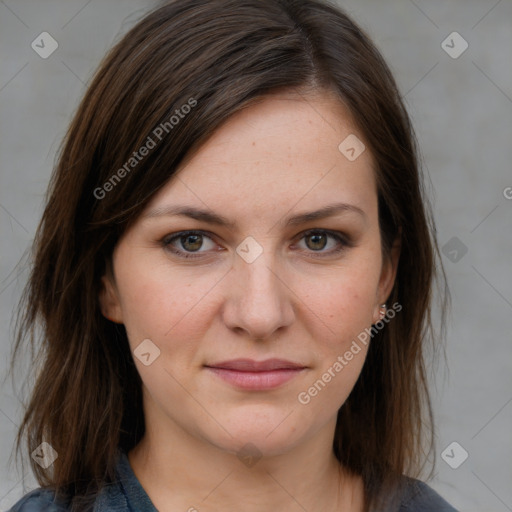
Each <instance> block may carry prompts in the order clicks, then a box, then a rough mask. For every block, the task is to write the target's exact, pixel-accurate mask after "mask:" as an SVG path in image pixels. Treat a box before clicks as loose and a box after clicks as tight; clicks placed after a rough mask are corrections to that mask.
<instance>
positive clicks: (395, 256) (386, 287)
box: [374, 227, 402, 323]
mask: <svg viewBox="0 0 512 512" xmlns="http://www.w3.org/2000/svg"><path fill="white" fill-rule="evenodd" d="M401 239H402V228H401V227H400V228H399V231H398V235H397V236H396V238H395V240H394V241H393V245H392V247H391V251H390V254H389V256H388V257H387V258H386V259H385V260H384V261H383V263H382V270H381V274H380V278H379V285H378V289H377V304H376V305H375V309H374V323H375V322H377V321H378V320H380V318H381V316H380V314H381V309H380V305H381V304H383V303H385V302H386V300H387V299H388V297H389V295H390V294H391V290H392V289H393V285H394V284H395V278H396V273H397V269H398V260H399V259H400V248H401Z"/></svg>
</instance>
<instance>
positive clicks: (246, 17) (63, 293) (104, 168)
mask: <svg viewBox="0 0 512 512" xmlns="http://www.w3.org/2000/svg"><path fill="white" fill-rule="evenodd" d="M284 90H295V91H299V92H300V93H301V94H303V95H304V97H305V98H307V96H308V94H309V93H313V92H319V93H320V94H322V93H328V92H329V94H331V93H334V94H335V95H336V97H337V98H338V99H339V101H340V102H341V103H342V104H344V105H345V106H347V107H348V109H349V111H350V112H351V115H352V116H353V118H354V121H355V123H356V125H357V127H358V128H359V129H360V131H361V133H362V135H363V137H364V141H365V144H366V145H367V147H368V149H369V151H370V152H371V154H372V156H373V158H374V161H375V163H376V165H375V175H376V181H377V190H378V207H379V208H378V211H379V227H380V232H381V241H382V252H383V255H384V256H385V257H389V254H390V250H391V247H392V244H393V241H394V240H395V239H396V238H397V237H399V238H400V240H401V251H400V259H399V264H398V269H397V275H396V280H395V283H394V287H393V289H392V292H391V294H390V296H389V297H388V300H389V301H391V302H392V303H394V302H398V303H400V304H401V305H402V306H403V309H402V311H401V312H400V314H397V315H396V317H395V318H394V319H393V321H391V322H390V323H389V324H388V325H386V327H385V328H384V329H381V330H380V331H379V332H378V333H377V334H375V336H374V338H373V340H372V343H370V345H369V349H368V353H367V358H366V362H365V364H364V366H363V369H362V371H361V374H360V376H359V378H358V381H357V382H356V384H355V386H354V388H353V390H352V392H351V394H350V396H349V397H348V399H347V400H346V402H345V403H344V405H343V406H342V407H341V408H340V410H339V412H338V417H337V426H336V431H335V436H334V442H333V451H334V453H335V455H336V457H337V458H338V460H339V461H340V463H341V464H343V465H344V466H345V467H346V468H347V469H348V470H349V471H351V472H353V473H354V474H358V475H361V476H362V477H363V481H364V485H365V502H366V507H367V509H368V507H369V506H370V505H371V504H372V503H376V502H377V500H378V499H379V497H382V496H383V495H384V494H385V493H386V492H387V490H389V489H390V486H391V485H395V484H396V483H397V482H399V481H400V477H401V475H403V474H406V475H409V476H412V477H414V476H417V475H419V474H420V471H422V470H423V468H424V465H425V461H426V460H427V459H429V458H430V457H431V456H432V453H433V447H434V438H435V436H434V428H433V422H432V407H431V402H430V398H429V392H428V385H427V368H428V366H427V365H426V355H427V349H426V347H430V348H434V350H433V352H432V353H435V352H436V350H437V348H436V347H439V344H440V342H441V340H442V336H439V335H436V334H434V331H435V329H434V327H435V322H433V319H432V318H433V315H432V314H431V312H432V303H433V300H432V299H433V293H432V290H433V284H434V279H435V278H436V276H437V277H440V276H442V277H443V278H444V282H446V278H445V274H444V269H443V267H442V263H441V259H440V255H439V249H438V247H437V243H436V239H435V224H434V221H433V218H432V213H431V207H430V204H429V200H428V198H427V197H426V193H425V189H424V183H423V174H422V171H421V166H420V164H419V158H418V149H417V142H416V137H415V135H414V131H413V128H412V126H411V122H410V119H409V116H408V114H407V111H406V108H405V105H404V102H403V100H402V98H401V96H400V93H399V91H398V88H397V85H396V83H395V81H394V79H393V77H392V74H391V72H390V70H389V68H388V66H387V64H386V63H385V61H384V59H383V57H382V56H381V54H380V53H379V51H378V50H377V49H376V47H375V46H374V45H373V43H372V42H371V41H370V39H369V37H368V36H367V35H366V34H365V32H364V31H363V30H362V29H361V28H359V27H358V26H357V25H356V24H355V23H354V22H353V21H352V20H351V19H350V18H349V17H348V16H347V15H346V14H345V13H344V12H343V11H342V10H340V9H339V8H338V7H337V6H334V5H330V4H328V3H327V2H323V1H321V0H299V1H295V0H179V1H170V2H166V3H164V4H161V5H159V6H158V7H156V8H155V9H153V10H152V11H151V12H150V13H149V14H147V15H146V16H144V17H143V18H142V19H141V20H140V21H139V22H138V23H137V24H136V25H135V26H134V27H133V28H132V29H131V30H130V31H129V32H128V33H127V34H126V35H125V36H124V37H122V38H121V39H120V40H119V42H117V44H115V46H114V47H113V48H112V49H111V50H110V51H109V53H108V54H107V55H106V57H105V58H104V59H103V61H102V63H101V64H100V66H99V68H98V70H97V71H96V73H95V75H94V77H93V78H92V81H91V83H90V85H89V87H88V89H87V91H86V93H85V96H84V98H83V99H82V101H81V103H80V105H79V107H78V109H77V111H76V113H75V115H74V118H73V120H72V122H71V125H70V127H69V129H68V132H67V134H66V137H65V139H64V141H63V143H62V145H61V147H60V150H59V155H58V160H57V163H56V166H55V169H54V172H53V174H52V177H51V180H50V184H49V188H48V192H47V197H46V203H45V209H44V213H43V215H42V219H41V221H40V224H39V226H38V229H37V232H36V235H35V238H34V242H33V247H32V253H31V256H32V261H31V274H30V277H29V280H28V282H27V285H26V287H25V289H24V291H23V294H22V297H21V300H20V307H19V310H18V316H17V317H16V326H15V327H16V332H15V340H14V341H15V342H14V350H13V353H12V359H11V368H10V372H12V370H13V368H14V364H15V361H16V358H17V357H19V352H20V350H21V347H22V345H23V343H25V342H27V341H29V342H30V346H31V354H32V359H31V362H30V364H31V370H32V371H33V372H34V384H33V389H32V391H31V395H30V400H29V403H28V405H26V407H25V411H24V416H23V420H22V423H21V425H20V427H19V430H18V434H17V438H16V453H17V454H19V451H20V445H21V442H22V439H23V437H24V436H26V447H27V448H28V452H29V453H32V452H33V450H35V449H36V447H37V446H39V445H40V444H41V442H42V441H43V440H44V441H46V442H48V443H49V444H50V445H51V446H52V447H53V448H54V449H55V450H56V451H57V453H58V458H57V459H56V460H55V462H54V463H53V464H52V465H51V466H50V467H49V468H47V469H43V468H42V467H41V466H39V465H38V464H36V463H35V462H34V461H32V460H30V464H31V467H32V470H33V472H34V474H35V477H36V478H37V481H38V482H39V485H40V486H42V487H45V488H51V489H53V490H54V491H55V492H56V494H57V495H58V496H64V495H68V496H72V497H73V500H72V507H73V508H72V510H82V509H84V508H83V507H84V505H83V503H82V504H81V500H82V499H84V498H85V497H87V496H89V497H90V496H94V494H95V493H97V492H98V491H99V490H100V489H101V487H102V486H103V485H106V484H108V483H109V482H113V481H115V473H114V469H115V464H116V460H117V459H116V457H117V454H118V450H119V449H122V450H124V451H126V452H128V451H130V450H131V449H132V448H133V447H134V446H135V445H137V443H138V442H139V441H140V440H141V438H142V436H143V435H144V432H145V424H144V415H143V407H142V388H141V385H142V382H141V379H140V376H139V374H138V372H137V369H136V366H135V364H134V361H133V358H132V354H131V352H130V347H129V344H128V339H127V335H126V331H125V328H124V326H123V325H120V324H116V323H114V322H111V321H109V320H108V319H106V318H105V317H104V316H103V315H102V314H101V310H100V305H99V299H98V297H99V293H100V287H101V283H100V282H101V277H102V276H103V275H105V274H106V273H108V272H109V269H111V264H112V262H111V258H112V252H113V249H114V247H115V245H116V243H117V241H118V240H119V239H120V237H121V236H122V234H123V233H124V232H125V230H126V229H127V228H128V227H129V226H131V225H132V224H133V222H135V221H136V220H137V218H138V216H139V215H140V213H141V212H142V210H143V209H144V207H145V206H146V205H147V204H148V202H149V201H150V200H151V198H152V197H153V196H154V195H155V194H156V193H157V192H158V191H159V190H160V189H161V188H162V187H163V186H164V185H165V184H166V183H167V182H168V181H169V179H170V178H171V177H172V176H173V174H174V173H175V171H176V169H177V167H178V165H179V164H180V163H182V162H183V161H184V160H185V158H189V157H190V156H191V155H193V154H194V152H195V151H196V150H197V149H198V148H199V147H200V146H201V145H202V144H204V142H205V141H206V140H207V139H208V138H209V137H210V136H211V135H212V134H213V133H214V132H215V130H217V129H218V128H219V127H220V126H221V125H222V123H224V122H225V121H226V120H227V119H229V118H230V117H231V116H232V115H233V114H235V113H236V112H238V111H240V110H241V109H243V108H246V107H248V106H249V105H251V104H253V103H254V102H255V101H261V100H262V99H264V98H265V96H267V95H269V94H272V93H274V92H278V91H284ZM184 105H189V106H190V108H189V109H185V108H182V107H183V106H184ZM177 109H180V111H181V112H182V113H183V114H184V113H185V112H187V113H186V115H183V116H179V124H177V123H174V122H172V120H171V116H173V115H175V114H176V115H179V114H178V113H177ZM169 120H171V122H170V121H169ZM166 123H167V124H166ZM158 127H160V130H161V131H162V134H163V131H165V132H166V133H165V134H163V136H162V140H161V142H160V141H158V143H157V144H156V145H155V147H154V148H153V149H151V150H150V151H149V152H148V154H147V156H145V157H144V158H143V159H140V161H139V160H137V161H136V163H135V164H134V162H133V161H131V160H130V159H131V158H132V157H133V152H134V151H137V150H138V149H139V148H141V147H142V146H143V145H145V144H147V141H148V140H149V139H148V137H149V138H151V139H152V140H153V141H154V142H157V141H156V139H157V136H156V133H160V132H155V130H156V129H157V128H158ZM164 127H165V130H164ZM171 130H172V133H171ZM127 161H130V162H131V164H130V168H129V169H128V168H127V165H126V163H127ZM132 164H134V165H132ZM123 166H124V167H123ZM122 169H124V170H125V171H126V172H124V173H123V172H122ZM116 170H117V171H116ZM116 173H117V178H118V179H114V175H115V174H116ZM107 183H110V185H107ZM106 191H108V193H106ZM436 261H438V264H436ZM436 269H437V270H439V273H438V272H436ZM442 300H443V308H442V311H443V317H442V319H441V326H442V329H441V331H442V332H444V311H445V308H446V305H447V304H448V302H449V296H448V294H447V292H446V287H445V292H444V295H443V296H442ZM36 343H39V348H38V352H37V354H34V345H35V344H36ZM434 460H435V456H434ZM81 507H82V508H81Z"/></svg>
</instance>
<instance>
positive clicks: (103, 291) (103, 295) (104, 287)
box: [99, 275, 123, 324]
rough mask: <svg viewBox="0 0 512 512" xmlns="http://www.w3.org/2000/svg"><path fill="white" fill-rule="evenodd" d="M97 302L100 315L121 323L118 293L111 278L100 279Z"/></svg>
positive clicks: (121, 315) (121, 314)
mask: <svg viewBox="0 0 512 512" xmlns="http://www.w3.org/2000/svg"><path fill="white" fill-rule="evenodd" d="M99 301H100V308H101V313H102V314H103V316H104V317H105V318H106V319H107V320H110V321H111V322H115V323H118V324H122V323H123V313H122V309H121V303H120V301H119V293H118V291H117V288H116V286H115V284H114V282H113V278H112V277H110V276H107V275H104V276H103V277H102V278H101V288H100V293H99Z"/></svg>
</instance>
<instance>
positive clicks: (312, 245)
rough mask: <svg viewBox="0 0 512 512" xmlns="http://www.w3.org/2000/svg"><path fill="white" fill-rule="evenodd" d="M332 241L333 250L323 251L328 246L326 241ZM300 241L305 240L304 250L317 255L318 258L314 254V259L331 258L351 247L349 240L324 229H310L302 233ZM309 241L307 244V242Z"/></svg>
mask: <svg viewBox="0 0 512 512" xmlns="http://www.w3.org/2000/svg"><path fill="white" fill-rule="evenodd" d="M329 238H331V239H332V240H334V243H333V244H331V246H332V245H334V248H333V249H331V250H328V251H323V249H325V247H327V245H328V239H329ZM301 240H305V241H306V243H305V245H306V248H307V249H310V250H311V251H312V252H313V253H319V254H318V256H317V255H316V254H314V257H324V256H332V255H333V254H338V253H340V252H341V251H343V250H345V249H346V248H347V247H352V243H351V242H350V240H349V239H348V238H347V237H345V236H344V235H342V234H341V233H337V232H334V231H328V230H325V229H312V230H309V231H306V232H305V233H302V237H301ZM308 240H309V242H308Z"/></svg>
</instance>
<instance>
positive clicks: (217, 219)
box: [143, 203, 368, 229]
mask: <svg viewBox="0 0 512 512" xmlns="http://www.w3.org/2000/svg"><path fill="white" fill-rule="evenodd" d="M347 212H353V213H356V214H358V215H360V216H361V217H363V219H364V220H365V221H367V219H368V217H367V215H366V213H365V212H364V211H363V210H362V209H361V208H359V207H358V206H355V205H353V204H348V203H334V204H330V205H327V206H324V207H323V208H320V209H319V210H314V211H311V212H304V213H299V214H298V215H294V216H292V217H289V218H288V219H287V220H286V222H285V223H284V226H297V225H300V224H305V223H307V222H311V221H315V220H320V219H326V218H328V217H334V216H335V215H339V214H342V213H347ZM172 216H181V217H189V218H191V219H195V220H198V221H202V222H206V223H207V224H212V225H217V226H222V227H226V228H230V229H235V228H236V223H235V222H233V221H230V220H228V219H227V218H226V217H223V216H222V215H219V214H217V213H215V212H211V211H208V210H202V209H200V208H195V207H193V206H179V205H176V206H163V207H160V208H155V209H154V210H151V211H149V212H148V213H146V214H144V215H143V217H144V218H154V217H172Z"/></svg>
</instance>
